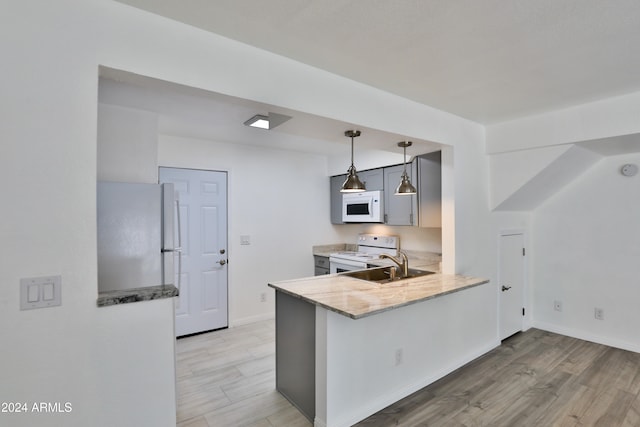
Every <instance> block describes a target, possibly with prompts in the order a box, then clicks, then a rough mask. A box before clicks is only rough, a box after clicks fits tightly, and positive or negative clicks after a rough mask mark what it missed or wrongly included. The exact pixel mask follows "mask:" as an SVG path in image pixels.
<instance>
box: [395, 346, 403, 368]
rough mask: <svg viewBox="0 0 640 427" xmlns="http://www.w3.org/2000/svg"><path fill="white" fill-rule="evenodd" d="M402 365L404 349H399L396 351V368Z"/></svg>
mask: <svg viewBox="0 0 640 427" xmlns="http://www.w3.org/2000/svg"><path fill="white" fill-rule="evenodd" d="M400 364H402V349H401V348H399V349H397V350H396V366H398V365H400Z"/></svg>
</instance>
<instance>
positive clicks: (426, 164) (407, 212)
mask: <svg viewBox="0 0 640 427" xmlns="http://www.w3.org/2000/svg"><path fill="white" fill-rule="evenodd" d="M403 170H404V165H396V166H388V167H385V168H378V169H369V170H365V171H361V172H358V177H359V178H360V181H362V182H363V183H364V184H365V186H366V187H367V190H384V213H385V221H384V222H385V224H387V225H413V226H420V227H425V228H440V227H442V213H441V210H442V167H441V153H440V151H435V152H433V153H428V154H423V155H421V156H418V157H416V158H415V159H413V161H412V162H411V163H410V164H407V173H408V174H409V178H410V179H411V183H412V184H413V185H414V186H416V188H417V190H418V194H417V195H412V196H396V195H395V194H394V193H395V192H396V187H397V186H398V184H400V180H401V177H402V171H403ZM345 179H347V175H346V174H343V175H337V176H332V177H331V178H330V182H331V223H332V224H344V223H343V222H342V193H341V192H340V188H341V187H342V183H343V182H344V180H345Z"/></svg>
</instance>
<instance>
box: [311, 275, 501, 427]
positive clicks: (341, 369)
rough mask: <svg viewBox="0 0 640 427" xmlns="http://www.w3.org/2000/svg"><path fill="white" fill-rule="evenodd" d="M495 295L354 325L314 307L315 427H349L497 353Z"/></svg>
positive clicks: (420, 306)
mask: <svg viewBox="0 0 640 427" xmlns="http://www.w3.org/2000/svg"><path fill="white" fill-rule="evenodd" d="M495 296H496V293H495V287H494V286H493V285H492V284H491V283H488V284H483V285H479V286H476V287H473V288H471V289H467V290H464V291H461V292H455V293H452V294H449V295H445V296H441V297H438V298H434V299H430V300H427V301H423V302H420V303H416V304H411V305H408V306H406V307H403V308H402V309H399V310H390V311H387V312H384V313H380V314H377V315H374V316H369V317H364V318H362V319H358V320H356V321H353V320H351V319H349V318H348V317H345V316H342V315H340V314H337V313H334V312H332V311H328V310H326V309H324V308H321V307H317V308H316V361H317V363H316V366H317V368H318V370H319V372H316V393H317V394H316V425H326V426H336V427H343V426H344V427H346V426H351V425H353V424H355V423H356V422H358V421H360V420H362V419H363V418H365V417H367V416H369V415H371V414H373V413H375V412H377V411H379V410H382V409H383V408H385V407H386V406H388V405H390V404H392V403H394V402H396V401H397V400H399V399H401V398H403V397H405V396H407V395H409V394H411V393H413V392H415V391H417V390H419V389H421V388H422V387H425V386H427V385H428V384H431V383H432V382H434V381H436V380H438V379H440V378H441V377H443V376H445V375H446V374H448V373H450V372H452V371H453V370H455V369H457V368H460V367H461V366H463V365H464V364H466V363H468V362H470V361H471V360H473V359H475V358H477V357H479V356H481V355H482V354H484V353H486V352H487V351H489V350H491V349H492V348H494V347H496V346H498V345H499V344H500V341H499V339H498V338H497V336H496V334H495V332H494V331H493V329H494V328H495V325H496V322H497V319H496V318H497V311H496V310H490V309H489V310H488V309H487V307H492V306H493V305H494V304H495V302H494V301H495ZM396 350H401V351H402V363H400V364H398V365H396Z"/></svg>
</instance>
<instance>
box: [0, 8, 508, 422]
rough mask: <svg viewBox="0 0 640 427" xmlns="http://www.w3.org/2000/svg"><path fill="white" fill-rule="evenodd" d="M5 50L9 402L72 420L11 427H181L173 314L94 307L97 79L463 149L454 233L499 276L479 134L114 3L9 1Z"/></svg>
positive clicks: (461, 253)
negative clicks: (57, 283)
mask: <svg viewBox="0 0 640 427" xmlns="http://www.w3.org/2000/svg"><path fill="white" fill-rule="evenodd" d="M0 49H1V51H2V55H3V64H4V66H3V71H2V72H3V78H2V79H1V80H0V92H1V93H2V96H3V99H2V102H1V103H0V113H1V114H2V124H1V125H0V140H1V141H2V143H1V144H0V178H2V181H3V182H5V183H7V185H5V187H4V188H3V196H4V198H3V199H4V200H8V201H10V202H8V203H5V204H3V215H2V216H3V221H1V222H0V241H2V245H1V247H2V249H0V259H2V260H3V264H2V268H1V269H0V324H2V325H8V326H7V327H4V328H2V332H0V340H1V342H2V343H3V349H2V352H1V356H0V357H1V358H2V364H0V384H2V386H1V387H0V401H15V400H18V401H22V400H25V401H34V400H45V401H57V400H60V401H67V400H68V401H70V402H72V403H73V407H74V410H73V412H72V413H70V414H60V415H59V416H46V417H45V416H41V417H38V418H37V421H36V416H37V415H34V414H31V415H26V416H24V417H16V418H14V419H12V420H11V423H12V424H13V425H16V426H21V425H24V426H27V425H29V426H30V425H34V424H36V423H37V424H38V425H40V426H50V425H67V426H85V425H94V426H100V425H104V426H112V425H120V426H127V425H131V426H138V425H144V424H146V425H154V426H169V425H175V403H174V402H175V400H174V397H175V396H174V394H173V388H172V387H171V384H172V383H173V381H174V377H173V375H174V373H173V363H172V357H173V356H172V355H173V341H172V339H171V335H172V333H173V331H169V330H168V329H169V323H168V319H172V312H171V311H172V310H171V307H170V301H164V302H162V301H156V302H149V303H135V304H127V305H126V306H122V307H113V308H98V307H96V305H95V304H96V296H97V284H96V282H97V266H96V222H95V181H96V177H97V169H96V154H97V153H96V134H97V109H98V107H97V105H98V100H97V96H98V67H99V65H105V66H108V67H111V68H115V69H122V70H125V71H129V72H133V73H137V74H141V75H146V76H150V77H155V78H159V79H163V80H167V81H172V82H177V83H180V84H184V85H188V86H193V87H196V88H201V89H205V90H209V91H213V92H220V93H223V94H229V95H233V96H236V97H240V98H247V99H251V100H254V101H259V102H265V103H268V104H273V105H281V106H286V107H289V108H292V109H296V110H299V111H303V112H309V113H311V114H317V115H320V116H325V117H329V118H335V119H340V120H343V121H347V122H352V123H359V124H362V125H363V126H370V127H375V128H379V129H382V130H385V131H388V132H393V133H400V134H404V135H412V136H415V138H420V139H425V140H430V141H436V142H441V143H445V144H450V145H451V146H453V147H455V151H456V153H455V161H456V169H455V171H452V174H453V176H454V178H455V188H456V193H455V195H453V194H451V195H450V196H451V198H452V200H455V202H456V211H455V212H456V213H455V224H453V222H452V221H450V222H448V223H447V224H446V225H443V234H444V235H447V236H449V235H453V234H455V239H456V253H455V262H456V266H458V265H459V266H460V268H461V270H462V271H463V272H467V273H470V274H471V273H474V274H481V273H484V272H486V270H487V268H486V264H488V259H489V258H488V255H487V254H483V250H485V249H486V247H487V242H488V234H487V224H488V207H487V199H486V197H487V187H488V186H487V179H486V158H485V156H484V132H483V129H482V127H481V126H480V125H478V124H475V123H473V122H470V121H468V120H463V119H461V118H459V117H456V116H453V115H451V114H447V113H444V112H442V111H438V110H436V109H433V108H431V107H427V106H424V105H420V104H417V103H415V102H412V101H408V100H406V99H403V98H400V97H397V96H394V95H391V94H389V93H385V92H382V91H378V90H375V89H373V88H371V87H370V86H367V85H364V84H359V83H356V82H353V81H350V80H348V79H344V78H341V77H339V76H335V75H331V74H329V73H327V72H324V71H321V70H318V69H315V68H312V67H310V66H306V65H303V64H300V63H297V62H295V61H292V60H289V59H286V58H283V57H279V56H277V55H273V54H270V53H268V52H264V51H261V50H259V49H255V48H252V47H250V46H247V45H243V44H241V43H236V42H233V41H231V40H229V39H226V38H224V37H218V36H215V35H212V34H210V33H207V32H205V31H201V30H198V29H196V28H193V27H190V26H187V25H183V24H180V23H177V22H173V21H170V20H167V19H164V18H161V17H159V16H156V15H153V14H149V13H145V12H142V11H140V10H137V9H134V8H131V7H128V6H125V5H123V4H120V3H116V2H113V1H109V0H59V1H56V2H49V1H43V0H41V1H32V2H5V3H4V4H3V11H2V14H0ZM346 99H348V100H349V102H344V100H346ZM458 165H459V166H460V167H461V168H460V169H458ZM231 172H233V171H231ZM458 204H460V205H462V207H463V209H458ZM453 227H455V233H454V230H453ZM53 274H60V275H62V306H60V307H55V308H47V309H41V310H33V311H28V312H26V311H25V312H21V311H19V310H18V300H19V293H18V289H19V286H18V285H19V280H20V278H21V277H34V276H42V275H53ZM274 279H277V278H274ZM486 309H487V310H495V307H491V306H488V307H486ZM27 337H28V338H27ZM132 360H133V363H131V361H132ZM143 360H145V361H146V360H148V361H149V362H148V363H143V362H142V361H143ZM130 391H134V393H130ZM141 417H144V420H141V419H140V418H141ZM14 421H15V422H14Z"/></svg>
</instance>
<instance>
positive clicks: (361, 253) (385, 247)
mask: <svg viewBox="0 0 640 427" xmlns="http://www.w3.org/2000/svg"><path fill="white" fill-rule="evenodd" d="M399 247H400V237H398V236H382V235H377V234H359V235H358V246H357V250H356V251H355V252H353V251H352V252H349V251H345V252H334V253H331V254H329V271H330V272H331V273H332V274H333V273H341V272H343V271H353V270H362V269H365V268H368V267H369V264H370V263H371V261H373V260H376V259H380V255H382V254H387V255H391V256H397V255H398V248H399Z"/></svg>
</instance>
